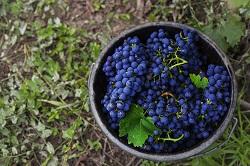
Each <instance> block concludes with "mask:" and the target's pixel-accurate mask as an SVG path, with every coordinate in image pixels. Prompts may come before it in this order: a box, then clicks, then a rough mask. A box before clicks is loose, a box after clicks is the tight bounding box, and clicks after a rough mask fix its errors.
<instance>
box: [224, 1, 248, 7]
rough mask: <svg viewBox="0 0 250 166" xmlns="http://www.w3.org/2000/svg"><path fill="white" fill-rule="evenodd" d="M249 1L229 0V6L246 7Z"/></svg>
mask: <svg viewBox="0 0 250 166" xmlns="http://www.w3.org/2000/svg"><path fill="white" fill-rule="evenodd" d="M249 3H250V0H227V4H228V7H229V8H230V9H237V8H240V7H246V6H247V5H248V4H249Z"/></svg>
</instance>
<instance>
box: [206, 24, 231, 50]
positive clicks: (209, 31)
mask: <svg viewBox="0 0 250 166" xmlns="http://www.w3.org/2000/svg"><path fill="white" fill-rule="evenodd" d="M202 31H203V32H204V33H205V34H206V35H208V36H209V37H210V38H211V39H212V40H213V41H214V42H215V43H216V44H217V45H218V46H219V47H220V48H221V49H222V50H223V51H225V52H226V51H227V49H228V48H229V44H228V43H227V41H226V39H225V38H224V36H223V35H222V34H221V33H220V29H219V28H218V27H217V28H213V25H212V24H208V25H207V26H205V27H203V28H202Z"/></svg>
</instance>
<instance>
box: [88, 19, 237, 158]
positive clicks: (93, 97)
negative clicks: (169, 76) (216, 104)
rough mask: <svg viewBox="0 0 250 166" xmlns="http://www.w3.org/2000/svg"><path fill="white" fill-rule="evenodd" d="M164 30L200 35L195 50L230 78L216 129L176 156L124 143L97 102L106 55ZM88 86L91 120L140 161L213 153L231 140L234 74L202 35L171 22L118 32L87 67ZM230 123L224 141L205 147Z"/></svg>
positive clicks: (103, 85) (101, 93) (103, 86)
mask: <svg viewBox="0 0 250 166" xmlns="http://www.w3.org/2000/svg"><path fill="white" fill-rule="evenodd" d="M159 28H161V29H164V30H166V31H167V32H168V33H169V34H170V35H171V34H174V33H177V32H179V31H180V30H182V29H190V30H193V31H196V32H197V33H198V35H199V36H200V42H199V47H200V50H201V53H202V54H203V55H205V56H208V58H207V59H208V62H209V63H216V64H221V65H224V66H225V67H226V69H227V70H228V73H229V75H230V77H231V87H232V88H231V103H230V107H229V110H228V112H227V115H226V116H225V119H224V120H223V121H222V123H221V125H220V126H219V127H218V129H217V130H216V131H215V132H214V133H213V135H211V136H210V137H209V138H207V139H206V140H204V141H203V142H201V143H199V144H197V145H196V146H195V147H192V148H190V149H186V150H185V151H182V152H178V153H153V152H145V151H143V150H141V149H138V148H135V147H133V146H131V145H128V144H127V141H126V140H125V139H124V138H120V137H119V136H118V133H117V132H115V131H114V130H112V129H111V128H110V127H109V124H108V120H107V115H106V114H105V113H104V112H103V111H102V105H101V99H102V98H103V96H104V94H105V89H106V78H105V75H104V73H103V71H102V66H103V64H104V63H105V61H106V58H107V56H108V55H112V53H113V52H114V50H115V48H116V47H118V46H119V45H121V44H122V43H123V41H124V39H126V38H127V37H129V36H138V37H139V38H140V39H141V41H142V42H145V41H146V39H147V38H148V37H149V35H150V33H152V32H153V31H155V30H157V29H159ZM88 87H89V102H90V109H91V111H92V113H93V115H94V117H95V120H96V122H97V123H98V125H99V126H100V128H101V129H102V131H103V132H104V133H105V135H106V136H107V137H108V138H109V139H110V140H111V141H112V142H114V143H115V144H116V145H118V146H119V147H120V148H121V149H123V150H125V151H127V152H128V153H130V154H132V155H135V156H137V157H140V158H144V159H148V160H155V161H174V160H182V159H186V158H190V157H194V156H200V155H204V154H207V153H209V152H211V151H214V150H216V149H217V148H219V147H221V146H223V145H224V144H225V143H226V142H227V141H228V140H229V138H230V137H231V135H232V133H233V130H234V129H235V127H236V124H237V119H236V118H235V117H234V118H233V113H234V110H235V107H236V100H237V83H236V79H235V75H234V72H233V69H232V66H231V64H230V62H229V60H228V58H227V57H226V55H225V53H224V52H223V51H222V50H221V49H219V48H218V46H217V45H216V44H215V43H214V42H213V41H212V40H211V39H209V38H208V37H207V36H206V35H204V34H203V33H201V32H199V31H197V30H196V29H194V28H191V27H189V26H187V25H183V24H178V23H173V22H157V23H147V24H143V25H139V26H136V27H134V28H132V29H129V30H127V31H124V32H122V33H121V34H120V35H119V36H118V37H116V38H114V39H113V40H112V41H111V42H110V43H109V44H108V45H107V46H106V47H105V48H104V49H103V50H102V52H101V53H100V56H99V58H98V59H97V61H96V63H94V64H93V65H92V67H91V73H90V77H89V80H88ZM232 120H234V124H233V127H232V129H231V132H230V133H229V135H228V137H227V139H226V141H224V142H223V143H221V144H220V145H218V146H216V147H213V148H212V149H211V148H210V149H209V148H208V147H209V146H210V145H211V144H212V143H214V142H215V141H216V140H217V139H218V138H219V137H220V136H221V135H222V134H223V133H224V131H225V130H226V128H227V127H228V125H229V122H231V121H232Z"/></svg>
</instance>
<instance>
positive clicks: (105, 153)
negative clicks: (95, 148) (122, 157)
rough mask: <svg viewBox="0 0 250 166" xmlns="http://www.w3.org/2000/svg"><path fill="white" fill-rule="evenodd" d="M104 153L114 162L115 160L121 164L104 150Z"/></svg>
mask: <svg viewBox="0 0 250 166" xmlns="http://www.w3.org/2000/svg"><path fill="white" fill-rule="evenodd" d="M104 153H105V155H107V156H108V157H109V158H110V159H112V160H113V161H114V162H116V163H117V164H118V165H120V166H123V165H122V164H121V163H120V162H119V161H117V160H116V159H115V158H113V157H112V156H111V155H110V154H108V153H106V152H104Z"/></svg>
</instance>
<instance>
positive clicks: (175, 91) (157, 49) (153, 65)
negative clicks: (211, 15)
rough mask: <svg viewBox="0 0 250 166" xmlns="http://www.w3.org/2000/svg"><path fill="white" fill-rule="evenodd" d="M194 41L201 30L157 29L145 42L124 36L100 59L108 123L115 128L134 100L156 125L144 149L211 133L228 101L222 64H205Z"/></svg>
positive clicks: (179, 145) (170, 148) (163, 148)
mask: <svg viewBox="0 0 250 166" xmlns="http://www.w3.org/2000/svg"><path fill="white" fill-rule="evenodd" d="M198 46H199V36H198V34H197V33H195V32H193V31H190V30H183V31H181V32H179V33H177V34H175V35H172V36H170V35H168V33H167V32H166V31H164V30H163V29H159V30H157V31H155V32H153V33H151V34H150V36H149V37H148V39H147V41H146V43H141V41H140V39H139V38H138V37H128V38H127V39H126V40H124V43H123V44H122V45H121V46H119V47H117V48H116V49H115V51H114V53H113V54H112V55H109V56H108V57H107V59H106V62H105V64H104V65H103V72H104V73H105V75H106V78H107V87H106V94H105V96H104V97H103V99H102V101H101V103H102V105H103V111H104V112H105V113H106V115H107V117H108V121H109V124H110V127H111V128H112V129H113V130H115V131H118V130H119V127H120V126H119V125H120V124H119V122H120V121H121V120H123V119H124V118H125V117H126V115H127V114H128V113H129V111H130V108H131V105H133V104H135V105H138V106H140V107H141V108H143V110H144V111H145V113H144V114H145V116H147V117H150V120H151V121H152V123H153V124H154V125H155V126H156V128H157V129H156V130H154V131H153V132H152V134H151V135H149V136H148V137H147V139H146V140H145V142H144V143H143V145H142V146H141V147H140V148H141V149H143V150H146V151H153V152H176V151H179V150H183V149H185V148H190V147H192V146H194V145H197V144H199V143H200V142H202V141H203V140H205V139H206V138H208V137H209V136H211V135H212V134H213V132H214V131H215V130H216V129H217V128H218V126H219V125H220V123H221V121H222V120H223V118H224V117H225V115H226V113H227V111H228V108H229V105H230V95H231V94H230V91H231V85H230V77H229V74H228V72H227V70H226V68H225V67H224V66H222V65H217V64H208V61H207V56H203V55H202V54H200V52H199V47H198Z"/></svg>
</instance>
